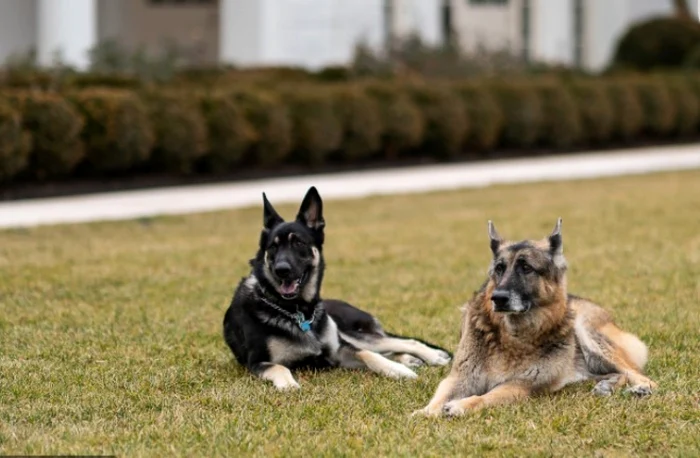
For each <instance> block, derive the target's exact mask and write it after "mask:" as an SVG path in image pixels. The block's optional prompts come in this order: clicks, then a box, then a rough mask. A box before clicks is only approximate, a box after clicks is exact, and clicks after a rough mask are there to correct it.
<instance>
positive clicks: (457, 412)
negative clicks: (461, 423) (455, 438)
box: [442, 400, 464, 417]
mask: <svg viewBox="0 0 700 458" xmlns="http://www.w3.org/2000/svg"><path fill="white" fill-rule="evenodd" d="M442 413H443V414H444V415H446V416H448V417H460V416H462V415H464V407H463V406H462V403H461V402H459V400H454V401H450V402H448V403H446V404H445V405H444V406H442Z"/></svg>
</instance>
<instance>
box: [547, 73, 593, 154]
mask: <svg viewBox="0 0 700 458" xmlns="http://www.w3.org/2000/svg"><path fill="white" fill-rule="evenodd" d="M536 90H537V96H538V97H539V99H540V103H541V107H542V128H541V130H540V142H541V143H542V144H543V145H544V146H547V147H550V148H555V149H569V148H572V147H574V146H575V145H577V144H578V143H579V142H580V141H581V136H582V123H581V116H580V112H579V110H578V104H577V103H576V99H575V98H574V96H573V95H572V94H571V91H570V90H569V89H568V88H566V87H565V86H563V85H562V84H560V83H559V82H557V81H543V82H542V83H541V84H539V85H538V86H537V88H536Z"/></svg>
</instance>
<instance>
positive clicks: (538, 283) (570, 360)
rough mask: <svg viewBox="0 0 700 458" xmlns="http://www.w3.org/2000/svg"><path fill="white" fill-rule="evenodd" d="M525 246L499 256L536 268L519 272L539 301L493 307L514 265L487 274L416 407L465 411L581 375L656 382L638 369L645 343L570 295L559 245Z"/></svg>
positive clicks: (644, 386) (635, 386) (638, 387)
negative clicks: (437, 375) (446, 363)
mask: <svg viewBox="0 0 700 458" xmlns="http://www.w3.org/2000/svg"><path fill="white" fill-rule="evenodd" d="M558 229H560V225H558ZM490 230H492V227H490ZM493 233H494V234H495V230H493ZM522 246H523V248H522V249H519V248H518V246H516V247H514V244H513V243H510V242H503V243H501V244H500V246H499V248H498V250H499V251H498V258H499V260H505V262H507V263H508V265H509V266H512V265H514V263H516V262H527V263H528V264H529V265H531V266H533V267H535V268H536V269H538V270H537V272H538V274H537V275H535V274H530V275H525V276H524V277H523V278H527V279H528V280H527V282H528V285H527V286H528V287H530V288H531V290H534V291H536V294H537V295H538V296H537V297H538V302H537V304H536V306H533V307H532V308H531V309H529V310H528V311H526V312H523V313H498V312H495V311H494V306H493V304H492V301H491V296H492V294H493V292H494V290H495V289H496V288H497V287H498V288H501V287H502V285H503V284H506V283H507V282H508V281H509V275H514V274H513V272H515V268H511V267H509V268H507V270H505V272H504V273H503V274H502V275H503V276H502V277H499V278H498V281H496V280H494V278H495V276H494V275H493V274H490V277H489V280H488V281H487V282H486V283H485V284H484V286H483V287H482V289H481V290H480V291H479V292H477V293H476V294H475V296H474V298H473V299H472V300H471V301H470V302H469V303H468V304H467V305H466V306H465V308H464V314H463V317H462V320H463V321H462V326H461V336H460V341H459V344H458V348H457V351H456V353H455V357H454V361H453V364H452V368H451V371H450V374H449V375H448V377H447V378H445V379H444V380H443V381H442V382H441V383H440V385H439V386H438V389H437V391H436V392H435V395H434V396H433V398H432V399H431V401H430V402H429V403H428V405H427V406H426V407H425V408H423V409H421V410H419V411H417V412H415V413H420V414H423V415H428V416H436V415H441V414H443V415H462V414H464V413H465V412H467V411H470V410H476V409H481V408H484V407H489V406H496V405H500V404H506V403H512V402H516V401H520V400H523V399H525V398H527V397H528V396H530V395H532V394H535V393H546V392H554V391H557V390H559V389H561V388H563V387H564V386H566V385H567V384H570V383H573V382H578V381H583V380H599V381H600V382H599V383H598V384H597V385H596V387H595V389H594V392H596V394H601V395H609V394H611V393H612V391H613V390H614V389H615V388H618V387H621V386H625V385H628V386H630V388H629V391H631V392H632V393H634V394H637V395H646V394H650V393H651V390H652V389H654V388H656V384H655V383H654V382H653V381H651V380H650V379H648V378H647V377H646V376H645V375H643V374H642V372H641V371H642V369H643V367H644V364H645V363H646V359H647V349H646V346H645V345H644V344H643V343H642V342H641V341H640V340H639V339H638V338H637V337H636V336H634V335H632V334H629V333H627V332H625V331H622V330H621V329H620V328H618V327H617V326H616V325H615V324H614V323H613V321H612V319H611V317H610V315H609V314H608V313H607V312H606V311H605V310H603V309H602V308H601V307H599V306H598V305H596V304H594V303H592V302H590V301H587V300H585V299H581V298H578V297H575V296H569V295H568V294H567V286H566V274H565V272H566V264H565V260H564V259H563V255H562V254H561V251H558V252H552V251H551V250H549V246H550V245H549V241H548V240H547V239H545V240H543V241H537V242H532V241H531V242H528V244H527V245H522ZM555 262H556V263H557V266H558V267H555V266H554V263H555ZM548 263H549V264H548ZM492 268H493V266H492ZM539 269H541V270H539ZM547 269H550V270H547ZM492 272H493V271H492ZM542 272H544V273H542Z"/></svg>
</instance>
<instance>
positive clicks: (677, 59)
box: [613, 17, 700, 70]
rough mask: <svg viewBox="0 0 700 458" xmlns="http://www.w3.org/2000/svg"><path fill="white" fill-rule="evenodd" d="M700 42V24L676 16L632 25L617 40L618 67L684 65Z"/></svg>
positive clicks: (642, 68) (647, 67)
mask: <svg viewBox="0 0 700 458" xmlns="http://www.w3.org/2000/svg"><path fill="white" fill-rule="evenodd" d="M698 43H700V24H698V23H697V22H695V21H688V20H683V19H679V18H674V17H663V18H654V19H650V20H648V21H644V22H640V23H637V24H634V25H632V26H631V27H630V28H629V29H628V30H627V32H625V34H624V35H622V37H621V38H620V40H619V41H618V43H617V47H616V50H615V54H614V57H613V65H614V66H616V67H623V68H633V69H637V70H651V69H655V68H672V67H681V66H683V65H684V63H685V62H686V60H687V59H688V58H689V56H690V54H691V52H692V51H693V48H695V47H696V46H697V45H698Z"/></svg>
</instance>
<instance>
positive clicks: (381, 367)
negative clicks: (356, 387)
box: [338, 340, 418, 378]
mask: <svg viewBox="0 0 700 458" xmlns="http://www.w3.org/2000/svg"><path fill="white" fill-rule="evenodd" d="M338 359H339V363H340V367H343V368H346V369H361V368H367V369H369V370H371V371H372V372H376V373H378V374H381V375H384V376H386V377H391V378H416V377H418V376H417V375H416V373H415V372H413V371H412V370H411V369H409V368H408V367H406V366H404V365H403V364H400V363H397V362H396V361H392V360H390V359H388V358H385V357H384V356H382V355H380V354H379V353H375V352H373V351H369V350H363V349H360V348H356V347H355V346H354V345H352V344H351V343H348V342H346V341H343V340H341V342H340V348H339V349H338Z"/></svg>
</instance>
